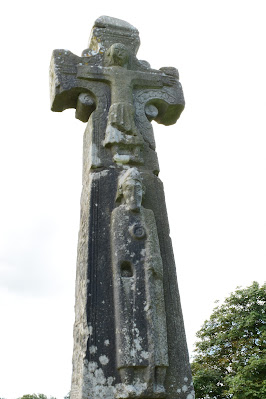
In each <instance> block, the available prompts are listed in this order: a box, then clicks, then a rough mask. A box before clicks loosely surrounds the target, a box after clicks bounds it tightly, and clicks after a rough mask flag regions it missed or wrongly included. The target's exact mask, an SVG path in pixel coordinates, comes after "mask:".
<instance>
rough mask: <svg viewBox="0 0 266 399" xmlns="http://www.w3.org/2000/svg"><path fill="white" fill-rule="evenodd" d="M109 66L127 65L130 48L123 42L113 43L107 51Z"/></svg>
mask: <svg viewBox="0 0 266 399" xmlns="http://www.w3.org/2000/svg"><path fill="white" fill-rule="evenodd" d="M106 57H107V61H108V65H109V66H113V65H116V66H121V67H126V66H127V64H128V61H129V50H128V48H127V47H126V46H125V45H124V44H122V43H115V44H113V45H112V46H111V47H110V48H109V49H108V50H107V53H106Z"/></svg>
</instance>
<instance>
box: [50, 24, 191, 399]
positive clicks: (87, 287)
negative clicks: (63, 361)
mask: <svg viewBox="0 0 266 399" xmlns="http://www.w3.org/2000/svg"><path fill="white" fill-rule="evenodd" d="M139 44H140V41H139V35H138V31H137V29H136V28H134V27H133V26H131V25H130V24H128V23H127V22H125V21H121V20H118V19H115V18H110V17H100V18H98V19H97V20H96V22H95V25H94V27H93V29H92V34H91V38H90V43H89V47H88V49H86V50H84V51H83V53H82V56H81V57H78V56H76V55H74V54H72V53H71V52H69V51H68V50H55V51H54V52H53V56H52V61H51V69H50V71H51V72H50V73H51V108H52V110H53V111H63V110H64V109H67V108H76V117H77V118H78V119H80V120H81V121H83V122H87V121H88V124H87V127H86V130H85V133H84V146H83V190H82V196H81V221H80V232H79V244H78V257H77V275H76V304H75V315H76V318H75V325H74V352H73V374H72V387H71V399H85V398H86V399H87V398H88V397H90V398H93V399H96V398H97V399H99V398H106V399H113V398H118V399H119V398H127V397H128V398H130V397H134V398H138V397H142V398H146V397H147V398H148V397H149V398H165V397H166V398H178V399H179V398H180V399H183V398H184V399H192V398H193V387H192V379H191V372H190V366H189V359H188V352H187V347H186V338H185V332H184V325H183V317H182V311H181V306H180V299H179V294H178V287H177V279H176V271H175V263H174V257H173V251H172V245H171V239H170V236H169V226H168V219H167V212H166V206H165V200H164V192H163V186H162V183H161V181H160V179H159V178H158V173H159V165H158V160H157V154H156V152H155V141H154V136H153V129H152V125H151V121H152V120H155V121H157V122H158V123H162V124H165V125H169V124H173V123H175V122H176V120H177V119H178V118H179V116H180V114H181V112H182V110H183V108H184V98H183V92H182V87H181V84H180V82H179V76H178V71H177V70H176V69H175V68H170V67H165V68H161V69H160V70H154V69H152V68H150V66H149V64H148V63H147V62H146V61H140V60H138V59H137V57H136V53H137V50H138V47H139ZM144 191H145V195H144Z"/></svg>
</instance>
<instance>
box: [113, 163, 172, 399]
mask: <svg viewBox="0 0 266 399" xmlns="http://www.w3.org/2000/svg"><path fill="white" fill-rule="evenodd" d="M143 190H144V187H143V185H142V178H141V175H140V173H139V171H138V170H137V169H136V168H130V169H128V170H126V171H125V172H122V174H121V175H120V177H119V181H118V193H117V200H121V201H122V203H121V205H120V206H118V207H117V208H115V209H114V210H113V212H112V216H111V235H112V241H111V245H112V267H113V278H114V299H115V301H114V302H115V322H116V348H117V368H118V369H119V372H120V376H121V380H122V382H123V383H124V384H125V385H133V386H136V383H141V384H146V392H145V395H144V396H147V395H148V396H149V393H150V394H151V395H152V396H154V394H156V393H157V394H158V395H162V394H163V393H164V379H165V374H166V368H167V366H168V346H167V329H166V315H165V304H164V290H163V264H162V259H161V254H160V247H159V240H158V235H157V228H156V222H155V218H154V214H153V211H152V210H150V209H145V208H144V207H143V206H141V202H142V195H143ZM133 396H138V395H137V393H136V392H134V393H133ZM142 396H143V392H142Z"/></svg>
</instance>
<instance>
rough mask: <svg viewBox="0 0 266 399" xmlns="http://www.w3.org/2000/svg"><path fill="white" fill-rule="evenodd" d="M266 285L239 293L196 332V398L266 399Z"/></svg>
mask: <svg viewBox="0 0 266 399" xmlns="http://www.w3.org/2000/svg"><path fill="white" fill-rule="evenodd" d="M265 304H266V285H265V284H264V285H263V286H261V287H260V286H259V284H258V283H257V282H253V284H252V285H251V286H249V287H247V288H245V289H241V288H238V289H237V290H236V291H235V292H234V293H232V294H231V295H230V296H229V297H228V298H226V299H225V302H224V303H223V304H222V305H220V306H217V307H216V308H215V309H214V311H213V313H212V315H211V317H210V319H209V320H207V321H205V323H204V324H203V326H202V328H201V330H200V331H199V332H198V333H197V337H198V338H199V340H198V342H197V343H196V349H195V356H194V360H193V362H192V365H191V366H192V374H193V380H194V386H195V392H196V398H197V399H203V398H212V399H229V398H233V399H262V398H266V380H265V375H266V346H265V343H266V314H265Z"/></svg>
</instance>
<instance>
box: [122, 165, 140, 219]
mask: <svg viewBox="0 0 266 399" xmlns="http://www.w3.org/2000/svg"><path fill="white" fill-rule="evenodd" d="M143 195H144V186H143V183H142V177H141V175H140V173H139V171H138V170H137V169H136V168H130V169H127V170H126V172H123V173H122V174H121V175H120V177H119V179H118V190H117V199H118V200H119V199H122V198H123V200H124V204H125V205H126V208H127V209H128V210H131V211H133V212H139V210H140V207H141V202H142V196H143Z"/></svg>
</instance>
